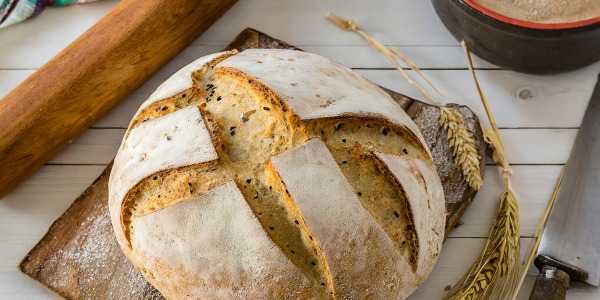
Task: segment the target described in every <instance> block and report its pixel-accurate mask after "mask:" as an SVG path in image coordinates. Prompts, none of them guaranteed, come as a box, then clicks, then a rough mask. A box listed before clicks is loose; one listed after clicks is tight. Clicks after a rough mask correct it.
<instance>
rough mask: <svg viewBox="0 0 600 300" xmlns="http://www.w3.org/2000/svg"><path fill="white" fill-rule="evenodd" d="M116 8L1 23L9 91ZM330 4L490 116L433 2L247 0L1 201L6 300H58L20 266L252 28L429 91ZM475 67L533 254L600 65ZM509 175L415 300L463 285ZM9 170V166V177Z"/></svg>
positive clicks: (2, 90)
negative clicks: (196, 68)
mask: <svg viewBox="0 0 600 300" xmlns="http://www.w3.org/2000/svg"><path fill="white" fill-rule="evenodd" d="M116 4H117V1H111V0H108V1H101V2H98V3H93V4H86V5H76V6H71V7H65V8H52V9H48V10H47V11H45V12H44V13H43V14H42V15H40V16H38V17H36V18H34V19H32V20H29V21H26V22H25V23H22V24H19V25H16V26H11V27H8V28H6V29H3V30H0V97H2V96H4V95H6V94H7V93H8V92H9V91H10V90H11V89H12V88H14V87H15V86H17V85H18V84H19V83H20V82H21V81H23V80H24V79H25V78H26V77H27V76H28V75H29V74H31V73H33V72H34V71H35V70H36V69H38V68H39V67H41V66H42V65H43V64H44V63H46V62H47V61H48V60H50V58H52V57H53V56H54V55H55V54H57V53H58V52H59V51H61V50H62V49H63V48H64V47H66V46H67V45H68V44H69V43H70V42H72V41H73V40H74V39H75V38H77V37H78V36H79V35H81V34H82V33H83V32H84V31H85V30H86V29H87V28H89V27H90V26H92V25H93V24H94V23H95V22H96V21H98V20H99V19H100V18H102V17H103V16H104V15H105V14H106V13H108V12H109V11H110V10H111V9H112V8H113V7H114V6H115V5H116ZM330 11H331V12H334V13H337V14H339V15H340V16H342V17H345V18H354V19H355V20H356V21H357V23H358V24H359V25H360V26H362V27H363V28H364V29H365V30H366V31H367V32H369V33H371V34H372V35H373V36H374V37H375V38H377V39H380V40H381V41H382V42H383V43H385V44H386V45H390V46H394V47H396V48H397V49H399V50H400V51H401V52H403V53H404V54H405V55H407V56H408V57H409V58H411V59H412V60H413V61H414V62H415V63H416V64H417V65H418V66H420V67H421V68H423V69H424V70H425V71H424V73H425V74H426V75H427V76H428V77H429V78H430V79H431V80H432V81H433V82H434V83H435V84H436V85H437V86H438V88H440V89H441V90H442V91H444V92H445V93H446V95H447V96H449V98H450V99H452V100H453V101H454V102H457V103H460V104H465V105H468V106H469V107H471V108H472V109H473V110H474V111H475V112H476V113H477V114H478V115H479V116H481V117H482V119H483V118H484V116H485V114H484V112H483V108H482V106H481V104H480V102H479V100H478V97H477V94H476V91H475V89H474V86H473V83H472V80H471V77H470V75H469V73H468V71H467V69H466V68H467V64H466V60H465V57H464V55H463V52H462V50H461V48H460V47H459V44H458V43H457V42H456V40H454V39H453V38H452V36H451V35H450V34H449V33H448V32H447V31H446V29H445V28H444V27H443V25H442V24H441V22H440V21H439V20H438V18H437V16H436V15H435V12H434V10H433V7H432V6H431V3H430V2H429V1H426V0H418V1H417V0H386V1H377V2H375V1H369V0H352V1H350V0H328V1H320V0H310V1H308V0H306V1H291V0H285V1H281V0H280V1H276V0H240V2H239V3H238V4H236V6H234V7H233V8H232V9H231V10H230V11H229V12H228V13H227V14H226V15H225V16H224V17H223V18H221V19H220V20H219V21H218V22H217V23H216V24H215V25H213V27H212V28H210V29H209V30H208V31H207V32H206V33H205V34H204V35H202V37H200V38H199V39H198V40H197V41H196V42H194V43H193V45H191V46H190V47H189V48H187V49H186V50H185V51H184V52H183V53H181V54H180V55H179V56H178V57H177V58H176V59H174V60H173V61H172V62H171V63H169V65H168V66H167V67H165V68H164V69H163V70H161V71H160V72H159V73H158V74H156V75H155V76H154V77H153V78H152V79H151V80H150V81H148V82H147V83H146V84H145V85H144V86H143V87H141V88H140V89H139V90H137V91H136V92H135V93H133V94H132V95H131V96H130V97H129V98H128V99H127V100H126V101H124V102H123V103H122V104H121V105H119V106H118V107H117V108H115V109H114V110H113V111H112V112H110V113H109V114H108V115H106V116H105V117H104V118H103V119H101V120H100V121H98V122H97V123H96V124H95V125H93V126H92V127H91V128H90V129H89V130H88V131H87V132H85V133H84V134H83V135H82V136H81V137H80V138H79V139H77V140H75V141H74V142H73V143H72V145H70V146H69V147H68V148H67V149H66V150H64V151H63V152H62V153H60V154H59V155H58V156H56V157H55V158H54V159H52V160H51V161H50V162H49V163H48V164H47V165H46V166H44V167H43V168H41V169H40V170H39V171H38V172H37V173H36V174H35V175H33V176H32V177H31V178H29V179H28V180H27V181H25V182H24V183H23V184H22V185H21V186H20V187H19V188H17V189H16V190H14V191H13V192H12V193H10V194H9V195H8V196H6V197H5V198H4V199H3V200H2V201H0V299H19V298H20V299H47V298H50V299H51V298H54V296H53V295H52V294H51V293H50V292H49V291H47V290H45V289H44V288H42V287H40V286H38V285H37V284H36V283H35V282H34V281H32V280H30V279H28V278H26V277H25V276H24V275H22V274H20V273H19V272H18V271H17V269H16V266H17V264H18V263H19V261H20V260H21V259H22V258H23V257H24V256H25V255H26V254H27V252H28V251H29V250H30V249H31V248H32V247H33V246H34V245H35V244H36V243H37V241H38V240H39V239H40V238H41V237H42V236H43V235H44V233H45V232H46V230H47V229H48V227H49V226H50V224H51V223H52V222H53V221H54V220H55V219H56V218H57V217H58V216H60V215H61V214H62V213H63V212H64V211H65V210H66V209H67V207H68V206H69V205H70V204H71V203H72V202H73V200H74V199H75V198H76V197H77V196H78V195H79V194H80V193H81V192H83V191H84V189H85V188H86V187H87V186H88V185H89V184H90V183H91V182H92V181H93V180H94V179H95V178H96V177H97V176H98V175H99V174H100V172H101V170H103V169H104V167H105V165H106V164H107V163H108V162H109V161H110V160H111V159H112V157H113V156H114V154H115V153H116V150H117V148H118V145H119V143H120V141H121V138H122V136H123V134H124V132H125V128H126V126H127V125H128V122H129V120H130V118H131V117H132V115H133V113H134V112H135V110H136V109H137V107H138V106H139V105H140V104H141V103H142V102H143V101H144V100H145V99H146V98H147V97H148V95H150V93H151V92H152V91H153V90H154V89H155V88H156V87H157V86H158V84H159V83H160V82H162V81H163V80H165V79H166V78H167V77H168V76H169V75H170V74H172V73H173V72H175V71H176V70H177V69H179V68H180V67H182V66H184V65H185V64H186V63H188V62H190V61H191V60H193V59H194V58H196V57H200V56H203V55H205V54H208V53H211V52H215V51H217V50H219V49H221V48H223V47H224V46H225V45H226V44H227V43H228V42H229V41H231V40H232V39H233V38H234V37H235V36H236V35H237V33H239V32H240V31H241V30H243V29H244V28H245V27H253V28H255V29H258V30H261V31H264V32H265V33H267V34H269V35H271V36H273V37H276V38H280V39H283V40H285V41H287V42H289V43H291V44H293V45H296V46H299V47H300V48H302V49H304V50H307V51H310V52H315V53H318V54H321V55H324V56H326V57H328V58H331V59H332V60H335V61H339V62H341V63H343V64H345V65H347V66H349V67H352V68H355V69H356V71H357V72H359V73H360V74H362V75H364V76H365V77H367V78H369V79H371V80H373V81H375V82H376V83H378V84H380V85H383V86H386V87H388V88H390V89H393V90H396V91H399V92H401V93H404V94H406V95H408V96H412V97H415V98H417V99H421V98H422V97H420V95H419V94H418V93H417V92H416V91H415V90H414V89H413V88H412V87H410V86H409V85H408V84H407V83H406V82H405V81H404V80H403V79H402V78H401V77H400V75H399V74H398V73H397V71H395V70H394V69H392V68H391V65H390V63H388V62H387V61H386V60H385V58H383V57H382V56H381V55H380V54H378V53H377V52H376V51H374V50H373V49H371V48H370V47H368V46H367V45H366V42H365V41H363V40H362V39H361V38H360V37H358V36H357V35H355V34H352V33H346V32H343V31H342V30H340V29H338V28H337V27H335V26H334V25H333V24H331V23H329V21H327V20H326V19H325V13H327V12H330ZM201 17H202V16H198V18H201ZM475 65H476V67H477V68H479V70H478V72H477V73H478V75H479V79H480V81H481V84H482V87H483V90H484V91H485V93H486V95H487V96H488V99H489V101H490V104H491V107H492V110H493V112H494V113H495V116H496V119H497V122H498V125H499V126H500V127H501V130H500V131H501V134H502V136H503V138H504V139H505V143H506V147H507V148H508V149H507V150H508V155H509V159H510V162H511V164H512V165H513V170H514V188H515V190H516V192H517V194H518V199H519V201H520V205H521V234H522V239H521V241H522V255H521V256H522V257H524V256H525V253H526V252H527V251H528V248H529V245H530V243H531V237H532V236H533V235H534V232H535V229H536V226H537V224H538V221H539V218H540V216H541V214H542V211H543V210H544V208H545V206H546V204H547V201H548V200H549V198H550V195H551V193H552V190H553V187H554V184H555V182H556V180H557V178H558V176H559V173H560V171H561V168H562V165H563V164H564V163H565V162H566V160H567V157H568V155H569V152H570V150H571V147H572V144H573V141H574V139H575V135H576V133H577V129H578V127H579V125H580V123H581V119H582V116H583V112H584V110H585V108H586V106H587V103H588V100H589V97H590V95H591V92H592V89H593V86H594V84H595V80H596V75H597V74H598V73H600V63H596V64H594V65H592V66H589V67H587V68H584V69H581V70H578V71H576V72H571V73H567V74H562V75H552V76H532V75H525V74H519V73H515V72H511V71H506V70H501V69H499V68H497V67H495V66H493V65H490V64H489V63H486V62H484V61H482V60H479V59H476V60H475ZM528 95H529V96H528ZM0 109H2V105H1V101H0ZM498 170H499V169H498V168H497V167H495V166H492V165H490V166H489V167H488V168H487V172H486V176H485V182H484V187H483V189H482V190H481V191H480V192H479V194H478V195H477V197H476V199H475V201H474V203H473V205H472V206H471V208H470V209H469V210H468V211H467V213H466V214H465V216H464V217H463V219H462V220H463V222H464V225H462V226H460V227H458V228H456V230H454V232H453V233H452V234H451V236H450V238H448V240H447V241H446V242H445V244H444V248H443V251H442V255H441V256H440V258H439V260H438V262H437V265H436V267H435V269H434V271H433V273H432V274H431V275H430V276H429V278H428V280H427V281H426V282H425V284H423V286H422V287H420V288H419V290H418V291H417V292H416V293H415V294H414V295H413V296H411V299H439V298H441V297H442V296H443V295H444V293H445V291H444V287H445V286H447V285H452V284H454V283H455V282H456V281H457V280H458V279H459V278H460V277H461V275H462V274H463V272H464V271H465V270H466V269H467V268H468V267H469V266H470V264H471V262H472V261H473V260H474V258H475V257H476V256H477V254H478V253H479V251H480V250H481V248H482V246H483V244H484V242H485V239H486V237H487V233H488V229H489V227H490V225H491V223H492V219H493V215H494V213H495V209H496V206H497V203H498V198H499V196H500V193H501V190H502V181H501V179H500V177H499V174H498ZM9 171H10V170H5V169H2V168H1V167H0V172H9ZM590 234H592V233H590ZM532 279H533V277H531V276H529V277H528V279H527V280H526V282H525V285H524V288H523V290H522V293H521V297H520V299H527V297H528V293H529V290H530V288H531V285H532V282H533V280H532ZM568 299H600V289H597V288H594V287H591V286H587V285H584V284H573V285H572V288H571V289H570V290H569V293H568Z"/></svg>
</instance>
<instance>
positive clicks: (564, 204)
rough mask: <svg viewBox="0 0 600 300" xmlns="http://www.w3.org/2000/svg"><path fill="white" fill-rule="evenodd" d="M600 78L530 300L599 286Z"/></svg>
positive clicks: (546, 237) (542, 245)
mask: <svg viewBox="0 0 600 300" xmlns="http://www.w3.org/2000/svg"><path fill="white" fill-rule="evenodd" d="M598 229H600V74H599V80H598V82H597V83H596V87H595V88H594V91H593V93H592V97H591V98H590V102H589V104H588V107H587V109H586V112H585V114H584V116H583V121H582V123H581V127H580V129H579V132H578V133H577V137H576V138H575V143H574V145H573V149H572V150H571V154H570V156H569V161H568V164H567V168H566V171H565V176H564V179H563V182H562V184H561V186H560V189H559V191H558V194H557V196H556V200H555V203H554V206H553V207H552V210H551V212H550V216H549V218H548V221H547V224H546V228H545V230H544V233H543V234H542V237H541V242H540V246H539V248H538V252H537V256H536V259H535V262H534V263H535V265H536V266H537V267H538V268H539V269H540V271H541V273H540V275H539V276H538V277H537V279H536V282H535V284H534V287H533V290H532V292H531V295H530V298H529V299H530V300H534V299H535V300H537V299H540V300H541V299H564V298H565V296H566V291H567V289H568V286H569V282H570V281H581V282H586V283H589V284H591V285H595V286H598V285H600V234H599V233H598V232H597V230H598Z"/></svg>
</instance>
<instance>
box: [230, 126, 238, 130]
mask: <svg viewBox="0 0 600 300" xmlns="http://www.w3.org/2000/svg"><path fill="white" fill-rule="evenodd" d="M236 128H237V127H235V126H231V127H229V130H234V129H236Z"/></svg>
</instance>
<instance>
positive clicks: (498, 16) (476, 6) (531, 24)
mask: <svg viewBox="0 0 600 300" xmlns="http://www.w3.org/2000/svg"><path fill="white" fill-rule="evenodd" d="M462 1H463V2H464V3H465V4H467V5H468V6H471V7H472V8H473V9H475V10H477V11H479V12H480V13H482V14H484V15H486V16H488V17H490V18H493V19H495V20H498V21H501V22H504V23H508V24H512V25H516V26H520V27H526V28H532V29H573V28H578V27H585V26H588V25H593V24H596V23H600V16H597V17H593V18H590V19H585V20H580V21H575V22H566V23H536V22H530V21H524V20H519V19H515V18H512V17H508V16H505V15H502V14H500V13H497V12H495V11H493V10H491V9H488V8H486V7H484V6H482V5H480V4H479V3H477V2H475V1H474V0H462Z"/></svg>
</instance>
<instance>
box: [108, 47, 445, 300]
mask: <svg viewBox="0 0 600 300" xmlns="http://www.w3.org/2000/svg"><path fill="white" fill-rule="evenodd" d="M109 192H110V195H109V207H110V215H111V220H112V224H113V227H114V231H115V234H116V237H117V241H118V242H119V244H120V246H121V248H122V249H123V252H124V253H125V255H126V256H127V257H128V258H129V259H130V260H131V261H132V263H133V264H134V265H135V266H136V267H137V268H138V269H139V270H140V271H141V273H142V274H143V275H144V276H145V277H146V278H147V279H148V281H149V282H151V283H152V284H153V285H154V286H155V287H156V288H157V289H158V290H160V292H161V293H163V295H164V296H166V297H167V298H172V299H177V298H179V299H194V298H197V299H333V298H336V299H365V298H369V299H372V298H375V299H403V298H406V297H407V296H408V295H409V294H410V293H412V292H413V291H414V290H415V289H416V288H417V286H418V285H419V284H421V283H422V282H423V281H424V280H425V278H426V277H427V275H428V274H429V272H430V271H431V269H432V268H433V265H434V263H435V261H436V259H437V257H438V255H439V253H440V250H441V245H442V240H443V235H444V221H445V215H444V195H443V191H442V186H441V183H440V179H439V178H438V176H437V174H436V171H435V167H434V165H433V162H432V158H431V154H430V152H429V150H428V148H427V146H426V145H425V142H424V140H423V137H422V136H421V133H420V132H419V130H418V129H417V127H416V126H415V124H414V123H413V122H412V120H411V119H410V118H409V117H408V116H407V115H406V113H405V112H404V111H403V110H402V109H401V108H400V106H399V105H397V103H395V102H394V101H393V100H392V99H391V98H390V97H389V96H388V95H387V94H386V93H385V92H383V91H382V90H381V89H379V88H378V87H377V86H376V85H375V84H373V83H372V82H370V81H368V80H366V79H364V78H362V77H361V76H359V75H357V74H355V73H354V72H352V71H351V70H350V69H348V68H346V67H343V66H341V65H339V64H337V63H334V62H331V61H329V60H327V59H325V58H323V57H321V56H318V55H315V54H310V53H305V52H300V51H294V50H258V49H253V50H245V51H243V52H239V53H238V52H236V51H230V52H221V53H216V54H212V55H208V56H205V57H203V58H200V59H198V60H197V61H195V62H193V63H191V64H189V65H188V66H186V67H184V68H183V69H182V70H180V71H179V72H177V73H176V74H174V75H173V76H172V77H171V78H169V79H168V80H167V81H166V82H164V83H163V84H162V85H161V86H160V87H159V88H158V89H157V90H156V92H154V93H153V94H152V95H151V96H150V98H149V99H148V100H147V101H146V102H145V103H144V104H143V105H142V107H140V109H139V110H138V112H137V113H136V115H135V117H134V118H133V120H132V121H131V124H130V126H129V129H128V130H127V133H126V134H125V137H124V139H123V142H122V144H121V147H120V148H119V152H118V154H117V156H116V158H115V161H114V166H113V170H112V173H111V176H110V182H109Z"/></svg>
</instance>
